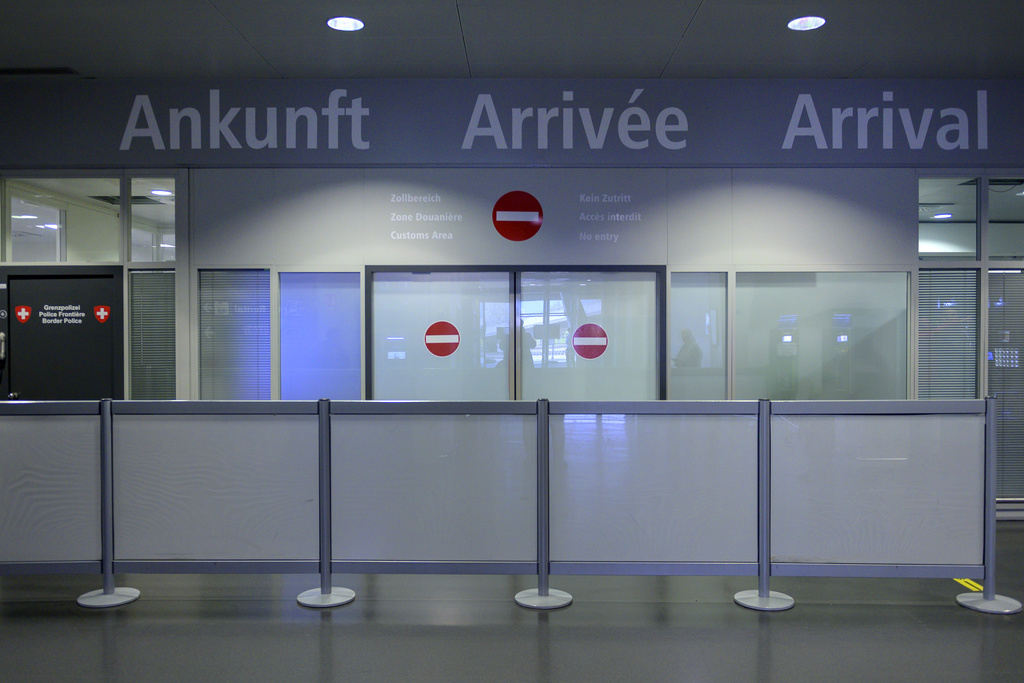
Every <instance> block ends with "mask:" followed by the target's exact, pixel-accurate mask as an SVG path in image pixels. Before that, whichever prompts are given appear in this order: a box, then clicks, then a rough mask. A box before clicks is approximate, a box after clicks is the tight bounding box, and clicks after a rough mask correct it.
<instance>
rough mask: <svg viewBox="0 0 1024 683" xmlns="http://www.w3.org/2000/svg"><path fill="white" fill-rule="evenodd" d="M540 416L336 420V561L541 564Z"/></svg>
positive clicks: (333, 425) (333, 422)
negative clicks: (539, 549)
mask: <svg viewBox="0 0 1024 683" xmlns="http://www.w3.org/2000/svg"><path fill="white" fill-rule="evenodd" d="M536 419H537V418H536V416H533V415H509V416H502V415H403V416H401V417H397V418H396V417H394V416H381V415H361V416H334V417H332V420H331V439H332V442H333V451H332V464H331V477H332V480H333V483H332V502H333V507H334V517H333V523H332V530H333V543H332V547H333V553H334V559H336V560H407V561H424V562H425V561H448V562H464V561H465V562H474V561H476V562H484V561H489V562H502V561H509V562H513V561H514V562H522V561H526V562H530V561H535V560H536V557H537V536H536V533H537V484H536V482H537V427H536Z"/></svg>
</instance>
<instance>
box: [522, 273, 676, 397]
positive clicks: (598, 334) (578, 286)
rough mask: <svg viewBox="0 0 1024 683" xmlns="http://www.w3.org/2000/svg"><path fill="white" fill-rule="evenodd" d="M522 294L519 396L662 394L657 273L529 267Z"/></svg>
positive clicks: (643, 395) (525, 275)
mask: <svg viewBox="0 0 1024 683" xmlns="http://www.w3.org/2000/svg"><path fill="white" fill-rule="evenodd" d="M519 297H520V298H519V301H518V314H519V323H520V325H519V330H518V335H517V341H518V344H519V348H520V350H521V358H522V362H521V366H522V367H521V373H520V374H521V385H520V386H521V391H520V392H519V397H520V398H523V399H527V400H535V399H538V398H549V399H552V400H595V401H597V400H619V401H627V400H648V399H657V398H659V382H658V360H657V349H658V344H657V330H658V322H657V277H656V274H655V273H653V272H618V273H615V272H600V273H599V272H584V273H580V272H572V273H570V272H552V273H538V272H527V273H523V274H522V275H521V277H520V287H519Z"/></svg>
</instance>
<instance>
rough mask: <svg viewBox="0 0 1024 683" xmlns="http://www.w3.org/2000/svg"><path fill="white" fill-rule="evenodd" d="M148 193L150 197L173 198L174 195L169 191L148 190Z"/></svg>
mask: <svg viewBox="0 0 1024 683" xmlns="http://www.w3.org/2000/svg"><path fill="white" fill-rule="evenodd" d="M149 193H150V194H151V195H155V196H157V197H173V196H174V193H173V192H171V191H170V190H150V191H149Z"/></svg>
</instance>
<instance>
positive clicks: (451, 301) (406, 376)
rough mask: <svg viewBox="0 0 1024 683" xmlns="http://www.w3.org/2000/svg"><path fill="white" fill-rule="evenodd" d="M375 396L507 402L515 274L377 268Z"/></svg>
mask: <svg viewBox="0 0 1024 683" xmlns="http://www.w3.org/2000/svg"><path fill="white" fill-rule="evenodd" d="M372 277H373V311H372V317H373V386H372V389H371V391H372V398H375V399H433V400H507V399H509V398H511V396H510V394H509V377H510V372H509V369H508V367H507V366H506V364H505V363H504V362H502V361H503V359H504V354H505V349H504V346H505V345H506V344H507V335H508V327H509V319H510V318H511V315H510V314H511V311H512V303H511V293H510V289H511V287H510V285H509V279H510V278H509V275H508V273H386V272H378V273H373V275H372Z"/></svg>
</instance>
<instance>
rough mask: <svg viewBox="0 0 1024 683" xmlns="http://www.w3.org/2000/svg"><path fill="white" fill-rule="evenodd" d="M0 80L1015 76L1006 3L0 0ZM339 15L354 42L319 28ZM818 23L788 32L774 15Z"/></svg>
mask: <svg viewBox="0 0 1024 683" xmlns="http://www.w3.org/2000/svg"><path fill="white" fill-rule="evenodd" d="M0 6H2V7H3V10H2V14H0V16H2V21H0V79H4V80H9V79H20V78H33V77H47V78H123V77H131V78H151V77H213V78H351V77H357V78H362V77H367V78H377V77H417V78H418V77H430V78H434V77H436V78H507V77H612V78H778V77H788V78H1024V40H1022V37H1024V2H1020V0H992V1H989V0H785V1H770V0H768V1H753V0H747V1H743V0H632V1H630V0H358V1H354V2H345V1H339V0H332V1H329V2H328V1H324V0H272V1H271V0H27V1H26V0H21V1H20V2H15V1H14V0H0ZM342 14H343V15H350V16H355V17H358V18H360V19H362V20H364V21H365V22H366V28H365V29H363V30H362V31H360V32H358V33H340V32H336V31H332V30H330V29H328V28H327V26H326V23H325V22H326V20H327V19H328V18H330V17H332V16H336V15H342ZM805 14H817V15H820V16H823V17H825V18H826V19H827V21H828V23H827V24H826V25H825V26H824V27H823V28H821V29H819V30H817V31H810V32H802V33H801V32H795V31H791V30H789V29H787V28H786V22H787V21H788V20H790V19H792V18H795V17H797V16H802V15H805Z"/></svg>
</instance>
